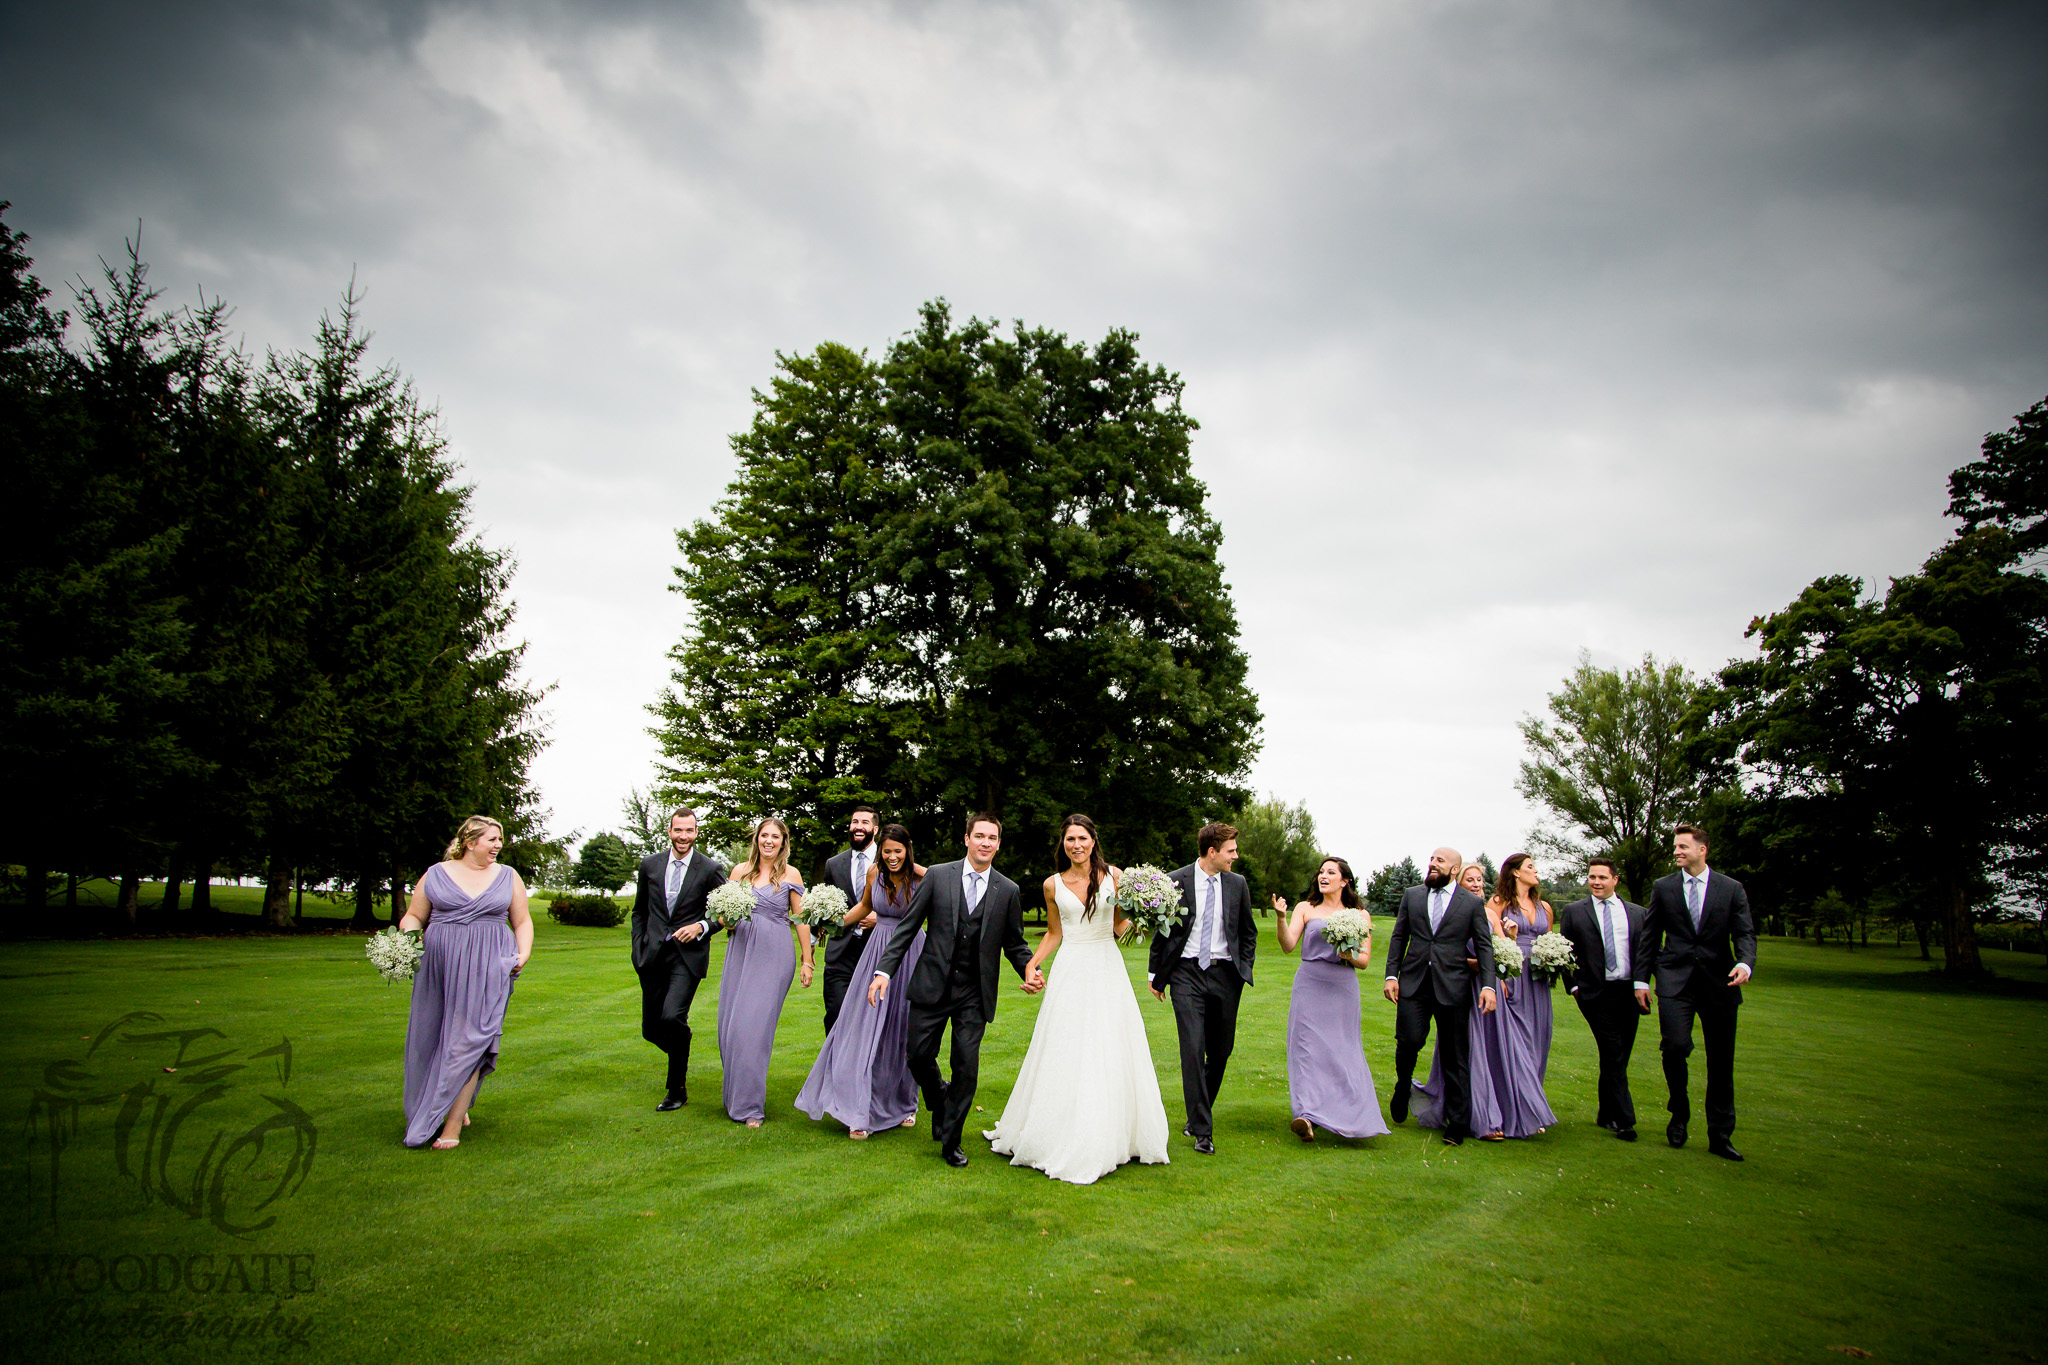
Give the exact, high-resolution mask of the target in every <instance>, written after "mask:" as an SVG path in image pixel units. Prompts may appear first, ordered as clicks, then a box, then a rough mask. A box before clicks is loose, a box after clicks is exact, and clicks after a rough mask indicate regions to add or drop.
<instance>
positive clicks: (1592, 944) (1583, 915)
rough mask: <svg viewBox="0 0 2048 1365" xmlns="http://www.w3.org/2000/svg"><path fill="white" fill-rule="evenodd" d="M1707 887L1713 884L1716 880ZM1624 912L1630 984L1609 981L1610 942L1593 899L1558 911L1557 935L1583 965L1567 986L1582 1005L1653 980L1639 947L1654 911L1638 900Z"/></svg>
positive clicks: (1624, 905)
mask: <svg viewBox="0 0 2048 1365" xmlns="http://www.w3.org/2000/svg"><path fill="white" fill-rule="evenodd" d="M1707 884H1708V885H1709V886H1711V885H1713V883H1712V881H1709V882H1708V883H1707ZM1617 899H1619V898H1618V897H1617ZM1621 911H1622V916H1623V918H1624V919H1626V920H1627V921H1628V951H1629V964H1628V970H1629V979H1628V980H1627V981H1609V980H1608V979H1607V939H1606V936H1605V935H1603V934H1602V933H1601V932H1600V916H1599V915H1598V914H1597V913H1595V912H1594V909H1593V900H1592V897H1590V896H1589V897H1587V898H1586V899H1585V900H1579V901H1573V902H1572V903H1571V904H1570V905H1567V906H1566V907H1565V908H1564V909H1562V910H1560V911H1558V912H1557V932H1559V933H1560V934H1563V935H1564V936H1565V937H1566V938H1568V939H1570V940H1571V941H1572V957H1573V958H1574V959H1575V960H1576V961H1577V962H1578V964H1579V965H1578V970H1576V971H1574V972H1573V973H1572V975H1571V977H1570V979H1569V980H1567V981H1566V982H1565V986H1566V987H1567V988H1568V989H1569V990H1570V991H1571V993H1572V994H1573V995H1574V996H1576V997H1577V998H1578V999H1579V1001H1580V1003H1582V1004H1590V1003H1591V1002H1592V1001H1593V1000H1595V999H1597V998H1598V997H1599V995H1600V993H1601V992H1602V991H1604V990H1606V989H1607V988H1608V987H1610V986H1616V987H1619V988H1620V989H1622V990H1624V991H1633V990H1634V989H1635V983H1636V982H1638V981H1648V980H1649V979H1650V964H1649V963H1647V962H1645V961H1643V960H1642V958H1641V957H1639V956H1637V955H1636V945H1637V944H1638V943H1640V942H1641V941H1642V937H1643V922H1644V921H1645V920H1647V919H1648V918H1649V916H1650V912H1649V911H1648V910H1645V909H1644V908H1643V907H1642V906H1640V905H1637V904H1636V903H1635V902H1634V901H1622V902H1621Z"/></svg>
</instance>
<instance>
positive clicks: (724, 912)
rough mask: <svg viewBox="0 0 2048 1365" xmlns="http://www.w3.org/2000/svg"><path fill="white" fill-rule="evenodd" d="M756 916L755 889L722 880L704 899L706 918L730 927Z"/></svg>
mask: <svg viewBox="0 0 2048 1365" xmlns="http://www.w3.org/2000/svg"><path fill="white" fill-rule="evenodd" d="M753 917H754V889H753V888H752V887H750V886H742V885H740V884H739V883H738V882H721V883H720V884H719V885H718V886H717V887H716V888H715V889H714V890H713V891H712V893H711V894H710V895H709V896H708V897H706V898H705V901H704V918H705V919H708V920H712V921H714V922H716V923H718V924H721V925H724V926H725V927H726V928H728V929H730V928H732V927H733V926H734V925H735V924H745V923H746V922H747V921H748V920H750V919H752V918H753Z"/></svg>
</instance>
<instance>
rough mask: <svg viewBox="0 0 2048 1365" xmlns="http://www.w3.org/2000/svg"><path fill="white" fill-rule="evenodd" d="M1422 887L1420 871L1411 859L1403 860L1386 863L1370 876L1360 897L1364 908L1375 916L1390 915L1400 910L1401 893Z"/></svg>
mask: <svg viewBox="0 0 2048 1365" xmlns="http://www.w3.org/2000/svg"><path fill="white" fill-rule="evenodd" d="M1420 885H1422V869H1421V868H1419V867H1417V866H1416V865H1415V860H1414V859H1413V858H1403V859H1402V860H1401V861H1400V862H1398V863H1388V864H1387V865H1386V866H1385V867H1383V868H1381V869H1380V870H1379V871H1377V872H1375V873H1373V874H1372V880H1371V881H1369V882H1367V883H1366V884H1365V887H1364V889H1363V890H1362V891H1361V892H1360V897H1361V899H1363V900H1364V901H1365V908H1366V909H1368V910H1370V911H1372V912H1373V914H1375V915H1392V914H1395V913H1397V912H1398V911H1399V910H1400V908H1401V893H1402V892H1403V891H1406V890H1407V889H1408V888H1409V887H1411V886H1420Z"/></svg>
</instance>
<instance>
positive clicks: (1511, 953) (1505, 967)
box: [1493, 934, 1522, 981]
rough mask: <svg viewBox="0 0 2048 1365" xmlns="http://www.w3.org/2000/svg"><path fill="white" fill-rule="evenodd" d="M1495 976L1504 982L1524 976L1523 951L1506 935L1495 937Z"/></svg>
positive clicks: (1496, 935)
mask: <svg viewBox="0 0 2048 1365" xmlns="http://www.w3.org/2000/svg"><path fill="white" fill-rule="evenodd" d="M1493 974H1494V975H1495V976H1497V977H1499V978H1500V979H1501V980H1503V981H1506V980H1508V979H1509V978H1511V977H1517V976H1520V975H1521V974H1522V950H1521V949H1520V948H1517V947H1516V946H1515V941H1514V940H1513V939H1511V938H1509V937H1508V936H1507V935H1506V934H1495V935H1494V936H1493Z"/></svg>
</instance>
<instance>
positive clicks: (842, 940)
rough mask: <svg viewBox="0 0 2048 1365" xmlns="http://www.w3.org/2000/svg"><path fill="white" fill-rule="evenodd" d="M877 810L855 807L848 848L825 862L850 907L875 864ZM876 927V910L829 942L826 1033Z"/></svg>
mask: <svg viewBox="0 0 2048 1365" xmlns="http://www.w3.org/2000/svg"><path fill="white" fill-rule="evenodd" d="M875 829H876V824H875V808H874V807H873V806H855V807H854V808H853V813H852V814H851V815H850V816H849V817H848V818H847V821H846V847H845V848H842V849H840V850H839V851H838V852H837V853H835V854H833V855H832V856H831V857H830V858H828V859H826V860H825V880H826V881H828V882H830V883H832V885H834V886H836V887H838V888H839V890H840V893H841V894H842V895H844V896H845V897H846V903H847V904H848V905H849V906H850V905H852V904H854V902H856V901H858V900H859V899H860V893H861V892H862V891H864V890H866V889H867V882H868V869H869V868H871V867H873V866H874V865H875ZM874 924H875V915H874V912H873V911H869V912H868V916H867V918H866V919H864V920H862V921H861V923H860V924H859V925H857V926H855V928H854V929H853V931H852V932H851V933H845V934H839V935H837V936H835V937H833V938H830V939H827V940H826V942H825V1032H827V1033H830V1032H831V1031H832V1023H833V1021H834V1020H836V1019H837V1018H838V1017H839V1005H840V1002H841V1001H843V1000H845V999H846V988H847V987H848V986H849V985H851V984H852V982H853V969H854V968H855V967H858V966H859V965H860V955H861V953H862V952H864V951H865V950H866V948H867V946H868V930H869V929H872V928H873V927H874Z"/></svg>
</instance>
